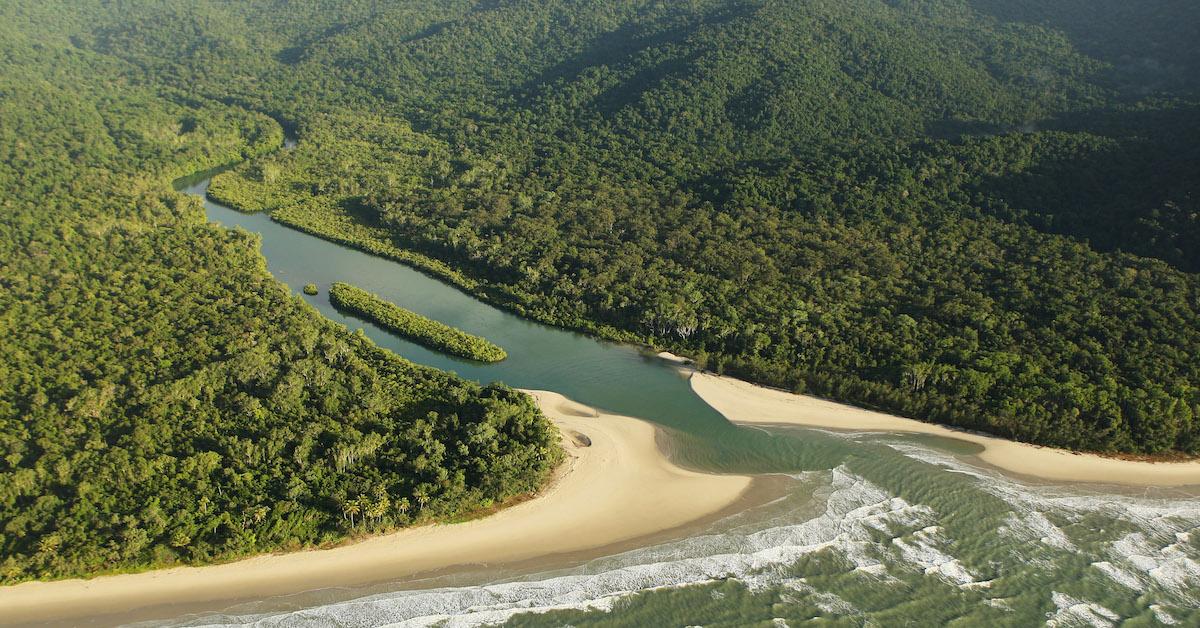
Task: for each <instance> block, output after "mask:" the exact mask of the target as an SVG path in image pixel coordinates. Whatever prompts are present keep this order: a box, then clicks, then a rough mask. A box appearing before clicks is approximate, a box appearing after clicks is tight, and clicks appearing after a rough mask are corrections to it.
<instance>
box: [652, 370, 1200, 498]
mask: <svg viewBox="0 0 1200 628" xmlns="http://www.w3.org/2000/svg"><path fill="white" fill-rule="evenodd" d="M664 359H666V358H664ZM672 361H674V360H672ZM684 368H686V367H684ZM688 370H689V371H690V383H691V386H692V390H693V391H694V392H695V393H696V394H697V395H699V396H700V398H701V399H703V400H704V401H705V402H706V403H708V404H709V405H710V406H712V407H713V408H714V409H716V410H717V411H718V412H720V413H721V414H723V415H724V416H725V418H727V419H729V420H730V421H731V422H733V423H737V424H740V425H795V426H801V427H812V428H823V429H833V430H845V431H856V432H902V433H911V434H929V435H933V436H939V437H943V438H949V439H954V440H958V441H964V442H969V443H972V444H975V445H978V446H980V447H982V448H983V450H982V451H981V452H980V453H978V454H975V455H974V456H975V457H976V458H978V459H979V460H980V461H982V462H984V463H986V464H988V465H990V466H993V467H996V468H998V469H1001V470H1003V471H1007V472H1010V473H1015V474H1018V475H1023V476H1030V477H1034V478H1038V479H1041V480H1048V481H1052V482H1086V483H1092V484H1116V485H1122V486H1134V487H1164V488H1165V487H1178V486H1194V485H1196V486H1200V461H1186V462H1149V461H1141V460H1125V459H1121V458H1108V457H1105V456H1100V455H1096V454H1087V453H1078V452H1073V451H1068V450H1065V449H1056V448H1053V447H1043V446H1040V445H1032V444H1029V443H1022V442H1018V441H1013V440H1008V439H1005V438H1000V437H997V436H989V435H987V434H982V433H979V432H972V431H969V430H964V429H958V428H954V427H948V426H944V425H939V424H936V423H925V422H922V421H917V420H915V419H906V418H903V417H898V416H894V415H890V414H885V413H883V412H876V411H873V410H866V409H863V408H858V407H854V406H850V405H846V404H841V403H837V402H834V401H829V400H826V399H820V398H817V397H810V396H807V395H797V394H794V393H789V392H785V391H782V390H777V389H774V388H767V387H765V386H759V385H756V384H751V383H749V382H746V381H744V380H740V379H737V378H733V377H728V376H723V375H715V374H712V373H707V372H703V371H698V370H695V369H690V368H689V369H688Z"/></svg>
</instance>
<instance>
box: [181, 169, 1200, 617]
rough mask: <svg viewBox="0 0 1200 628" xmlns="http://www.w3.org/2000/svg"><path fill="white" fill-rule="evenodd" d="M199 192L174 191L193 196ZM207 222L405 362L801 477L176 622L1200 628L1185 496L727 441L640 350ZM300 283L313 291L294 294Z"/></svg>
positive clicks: (357, 256)
mask: <svg viewBox="0 0 1200 628" xmlns="http://www.w3.org/2000/svg"><path fill="white" fill-rule="evenodd" d="M207 186H208V180H207V179H200V180H192V181H191V182H188V183H186V184H184V186H183V188H184V189H186V191H188V192H189V193H192V194H196V195H199V196H202V197H203V196H204V194H205V191H206V189H207ZM205 207H206V209H207V213H208V218H209V219H210V220H211V221H214V222H217V223H220V224H222V225H225V226H227V227H230V228H233V227H240V228H243V229H246V230H248V231H252V232H255V233H258V234H260V236H261V239H262V253H263V255H264V256H265V257H266V259H267V263H268V267H269V269H270V271H271V273H272V274H273V275H274V276H275V277H276V278H277V279H278V280H280V281H282V282H284V283H286V284H287V285H289V286H290V287H291V288H292V290H293V291H294V292H295V293H296V294H299V295H301V296H302V297H303V298H304V299H305V300H307V301H308V302H309V303H310V304H312V305H313V306H314V307H315V308H317V309H318V310H319V311H320V312H321V313H322V314H323V315H324V316H326V317H328V318H329V319H331V320H334V321H337V322H340V323H343V324H345V325H347V326H348V327H350V328H352V329H353V328H362V329H363V330H364V331H365V332H366V333H367V335H368V336H370V337H371V338H372V339H373V340H374V341H375V342H376V343H378V344H379V345H381V346H384V347H386V348H388V349H391V350H393V351H395V352H396V353H398V354H400V355H402V356H404V357H406V358H408V359H410V360H413V361H415V362H419V363H422V364H427V365H430V366H434V367H437V368H440V369H445V370H449V371H454V372H456V373H458V374H459V375H461V376H463V377H466V378H469V379H474V380H479V381H482V382H489V381H496V380H498V381H503V382H504V383H506V384H509V385H511V386H514V387H520V388H532V389H545V390H553V391H556V392H559V393H562V394H564V395H567V396H568V397H571V398H573V399H575V400H577V401H579V402H582V403H584V404H587V405H590V406H595V407H598V408H603V409H605V410H609V411H612V412H615V413H619V414H624V415H629V416H634V417H639V418H644V419H646V420H649V421H653V422H655V423H657V424H659V425H661V426H663V427H664V428H665V431H666V434H667V438H666V441H667V442H666V447H667V449H668V451H669V453H670V455H671V456H672V458H673V459H675V460H676V461H677V462H679V463H681V464H683V465H685V466H689V467H693V468H699V469H706V470H714V471H737V472H755V473H774V474H785V475H787V476H790V477H791V478H792V481H791V482H790V483H789V486H790V487H791V488H790V489H789V490H788V491H787V494H786V495H784V496H783V497H781V498H780V499H778V500H775V501H773V502H771V503H769V504H766V505H761V506H756V507H754V508H752V509H750V510H748V511H746V512H741V513H737V514H735V515H732V516H729V517H726V518H723V519H721V520H719V521H716V522H713V523H711V524H706V525H705V527H704V529H702V530H692V531H691V532H690V535H689V536H687V537H686V538H679V539H676V540H673V541H669V542H665V543H664V542H658V543H655V544H653V545H650V546H648V547H642V548H639V549H635V550H631V551H625V552H622V553H620V554H617V555H614V556H605V557H601V558H595V559H591V560H583V561H577V562H574V563H572V562H569V561H565V562H563V563H562V564H556V565H551V566H552V567H554V569H553V570H546V568H545V566H543V567H542V568H539V569H538V570H526V571H524V572H522V571H520V570H504V569H500V568H497V569H490V570H489V569H481V570H476V571H473V572H470V573H459V574H456V575H455V576H454V577H446V578H441V579H437V580H431V581H424V582H416V583H413V582H404V583H391V584H386V583H385V584H381V585H375V586H372V587H364V588H360V589H338V590H330V591H317V592H308V593H306V594H304V595H301V596H296V597H292V598H288V599H286V600H264V601H260V602H256V603H253V604H249V605H241V606H239V607H236V608H232V609H227V610H226V611H225V612H223V613H216V614H204V615H199V616H188V617H181V618H178V619H177V620H175V621H173V622H171V623H173V624H177V625H211V624H241V623H247V622H254V623H257V624H259V625H297V624H304V625H329V624H336V625H342V626H360V625H361V626H375V625H387V624H395V625H413V626H424V625H448V626H460V625H461V626H472V625H482V624H488V623H495V622H499V621H508V622H509V623H510V624H512V625H522V626H525V625H529V626H542V625H546V626H562V625H568V624H569V625H574V626H582V625H595V624H601V625H635V626H643V625H663V626H666V625H689V624H697V625H699V624H703V625H762V626H772V625H775V626H783V625H790V626H796V625H800V624H802V623H805V622H806V621H809V620H811V619H813V618H819V617H824V618H828V619H832V620H834V621H835V622H837V625H878V626H893V625H944V624H947V623H953V622H960V623H961V625H972V626H974V625H989V626H991V625H1020V626H1026V625H1038V624H1043V623H1047V624H1049V625H1097V626H1104V625H1115V624H1116V623H1119V622H1122V621H1125V620H1130V619H1132V620H1134V621H1133V625H1165V624H1171V623H1173V622H1174V623H1177V624H1179V625H1200V610H1198V609H1200V496H1198V495H1197V493H1196V491H1189V490H1165V489H1164V490H1146V491H1138V492H1136V493H1135V492H1131V491H1130V490H1129V489H1121V488H1119V487H1113V486H1097V485H1081V484H1076V485H1052V484H1045V483H1036V482H1031V481H1029V480H1021V479H1017V478H1013V477H1009V476H1006V475H1004V474H1002V473H999V472H998V471H996V470H994V469H990V468H988V467H987V466H986V465H983V464H981V463H979V462H978V461H977V460H975V459H973V458H972V456H971V454H972V453H973V451H975V450H974V449H973V446H972V445H968V444H964V443H961V442H959V441H952V440H948V439H941V438H933V437H921V436H902V435H896V434H862V433H859V434H845V433H833V432H828V431H820V430H811V429H798V428H771V429H761V428H739V427H735V426H733V425H731V424H730V423H729V422H728V421H726V420H725V419H724V418H723V417H722V416H721V415H720V414H718V413H717V412H716V411H714V410H713V409H712V408H710V407H709V406H708V405H707V404H705V403H704V402H703V401H702V400H701V399H699V398H698V397H697V396H696V395H695V394H693V393H692V391H691V389H690V387H689V386H688V383H687V381H686V379H685V378H684V377H683V376H682V375H681V374H680V373H679V372H678V370H677V369H675V368H674V367H672V366H671V365H670V364H668V363H666V362H664V361H663V360H661V359H658V358H656V357H653V356H648V355H645V354H643V353H642V352H641V351H639V350H638V349H637V348H634V347H630V346H626V345H621V344H615V343H609V342H604V341H600V340H596V339H594V338H591V337H588V336H585V335H582V334H578V333H573V332H570V331H565V330H562V329H557V328H553V327H549V326H545V325H541V324H538V323H535V322H531V321H528V320H525V319H522V318H520V317H518V316H515V315H513V314H511V313H508V312H506V311H503V310H500V309H497V308H495V307H492V306H490V305H488V304H485V303H482V302H480V301H479V300H477V299H475V298H474V297H472V296H470V295H467V294H465V293H463V292H461V291H460V290H458V289H457V288H454V287H452V286H449V285H446V284H443V283H441V282H440V281H438V280H436V279H433V278H430V277H428V276H426V275H423V274H421V273H419V272H417V271H414V270H412V269H410V268H407V267H405V266H403V265H400V264H397V263H395V262H392V261H389V260H386V259H382V258H378V257H374V256H371V255H368V254H366V253H362V252H359V251H357V250H353V249H350V248H347V247H344V246H340V245H338V244H334V243H331V242H328V241H325V240H321V239H319V238H316V237H313V236H310V235H307V234H304V233H301V232H299V231H295V230H292V229H289V228H287V227H284V226H282V225H280V224H278V223H275V222H273V221H272V220H271V219H270V217H269V216H268V215H266V214H244V213H240V212H236V211H233V210H231V209H229V208H226V207H222V206H221V205H218V204H216V203H213V202H211V201H207V200H206V201H205ZM334 281H346V282H349V283H353V284H356V285H358V286H361V287H363V288H365V289H367V290H369V291H372V292H375V293H376V294H379V295H381V296H383V297H384V298H386V299H388V300H390V301H392V302H394V303H397V304H399V305H401V306H403V307H406V308H409V309H411V310H414V311H416V312H419V313H421V314H424V315H426V316H428V317H430V318H434V319H436V320H439V321H442V322H444V323H446V324H449V325H453V326H455V327H458V328H460V329H463V330H465V331H467V332H470V333H474V334H478V335H481V336H484V337H486V338H488V339H489V340H492V341H493V342H496V343H497V344H499V345H500V346H502V347H504V348H505V350H507V352H508V355H509V357H508V359H507V360H504V361H502V362H499V363H496V364H480V363H475V362H470V361H466V360H459V359H456V358H453V357H450V356H446V355H443V354H440V353H437V352H434V351H430V350H427V349H424V348H422V347H420V346H417V345H414V344H412V343H409V342H406V341H404V340H402V339H400V338H397V337H395V336H393V335H391V334H389V333H387V332H385V331H383V330H382V329H379V328H377V327H375V326H373V325H371V324H370V323H368V322H365V321H361V320H358V319H354V318H351V317H348V316H345V315H343V314H341V313H340V312H338V311H337V310H336V309H334V308H333V307H332V306H331V305H330V303H329V301H328V297H327V288H328V286H329V284H330V283H332V282H334ZM307 283H315V284H317V285H318V286H319V287H320V288H321V291H320V294H318V295H315V296H310V295H303V294H302V293H301V292H300V287H301V286H303V285H304V284H307ZM439 622H442V623H439Z"/></svg>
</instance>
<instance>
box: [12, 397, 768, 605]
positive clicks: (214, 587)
mask: <svg viewBox="0 0 1200 628" xmlns="http://www.w3.org/2000/svg"><path fill="white" fill-rule="evenodd" d="M529 392H530V393H531V394H533V395H534V396H535V397H536V398H537V400H538V402H539V404H540V405H541V407H542V409H543V411H544V412H545V413H546V415H547V416H549V417H550V418H552V419H553V420H554V422H555V423H556V424H557V425H558V426H559V428H560V430H561V431H562V432H563V437H564V438H563V441H564V447H565V448H566V450H567V452H568V454H569V460H568V462H567V463H565V464H564V468H563V469H561V470H560V472H559V474H560V475H559V478H558V479H557V480H556V481H555V482H554V483H553V484H552V485H551V486H550V487H549V488H548V489H547V490H545V491H544V492H543V494H541V495H539V496H538V497H536V498H534V499H531V500H529V501H526V502H523V503H521V504H518V505H515V506H513V507H511V508H507V509H504V510H501V511H500V512H498V513H496V514H494V515H491V516H489V517H486V518H483V519H479V520H475V521H470V522H467V523H461V524H454V525H437V526H427V527H423V528H417V529H411V530H404V531H401V532H397V533H394V534H389V535H386V536H379V537H375V538H371V539H368V540H365V541H362V542H359V543H355V544H352V545H346V546H342V547H336V548H332V549H326V550H314V551H303V552H296V553H290V554H280V555H269V556H260V557H256V558H250V559H247V560H242V561H238V562H234V563H228V564H223V565H214V566H209V567H180V568H172V569H163V570H158V571H150V572H145V573H139V574H125V575H114V576H103V577H99V578H95V579H92V580H63V581H56V582H27V583H23V584H19V585H16V586H10V587H2V588H0V609H3V610H0V623H6V622H25V621H45V620H57V621H62V620H66V619H70V618H78V617H84V616H95V615H102V614H121V613H127V612H130V611H133V610H134V609H138V608H144V607H147V606H155V605H162V604H198V603H204V602H214V603H217V604H216V606H217V607H218V608H219V607H220V605H219V602H221V601H230V600H237V599H247V598H257V599H262V598H266V597H269V596H273V595H280V594H287V593H295V592H301V591H306V590H312V589H318V588H324V587H332V586H348V585H353V584H365V583H370V582H378V581H383V580H388V579H400V578H404V577H407V576H412V575H414V574H420V573H424V572H430V571H434V570H440V569H446V568H450V567H454V566H460V565H471V564H484V563H486V564H488V565H495V564H498V563H511V562H517V561H522V560H528V559H534V558H538V557H543V556H550V555H554V554H562V553H567V552H579V551H585V550H589V549H597V548H602V547H605V546H611V545H613V544H616V543H621V542H625V541H631V540H633V539H637V538H641V537H646V536H648V535H653V534H656V533H661V532H664V531H667V530H671V529H674V528H678V527H680V526H684V525H686V524H688V523H691V522H694V521H697V520H699V519H703V518H704V517H707V516H710V515H713V514H715V513H717V512H720V511H721V510H723V509H725V508H727V507H729V506H731V505H732V504H734V503H735V502H737V501H738V500H739V498H741V496H742V495H743V494H744V493H745V492H746V491H747V489H748V488H749V487H750V485H751V478H750V477H749V476H734V475H710V474H702V473H695V472H692V471H687V470H684V469H681V468H679V467H677V466H675V465H673V464H671V463H670V462H669V461H668V460H667V459H666V457H665V456H664V455H663V453H662V452H661V451H660V450H659V448H658V446H657V444H656V443H655V434H656V428H655V427H654V426H652V425H650V424H649V423H646V422H643V421H639V420H636V419H631V418H627V417H621V416H614V415H599V414H597V413H596V412H595V411H593V410H591V409H590V408H586V407H584V406H581V405H579V404H576V403H574V402H571V401H570V400H568V399H566V398H565V397H563V396H561V395H558V394H556V393H550V392H538V391H529ZM579 434H582V435H584V436H586V439H581V438H578V436H577V435H579ZM589 440H590V443H591V444H590V446H584V445H583V443H586V442H587V441H589Z"/></svg>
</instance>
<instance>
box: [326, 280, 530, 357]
mask: <svg viewBox="0 0 1200 628" xmlns="http://www.w3.org/2000/svg"><path fill="white" fill-rule="evenodd" d="M329 300H330V302H331V303H333V305H334V307H337V308H338V309H340V310H344V311H346V312H349V313H351V314H354V315H356V316H360V317H362V318H365V319H367V320H369V321H371V322H373V323H375V324H377V325H379V326H380V327H383V328H384V329H387V330H389V331H391V332H394V333H396V334H399V335H400V336H403V337H404V338H407V339H408V340H411V341H413V342H415V343H417V344H420V345H422V346H425V347H428V348H430V349H434V350H436V351H441V352H444V353H449V354H451V355H456V356H459V357H463V358H467V359H471V360H478V361H480V362H499V361H501V360H503V359H505V358H507V357H508V354H507V353H506V352H505V351H504V349H503V348H502V347H500V346H499V345H496V344H495V343H492V342H490V341H488V340H487V339H485V338H482V337H479V336H475V335H472V334H468V333H467V332H465V331H462V330H461V329H457V328H455V327H451V326H449V325H446V324H445V323H442V322H439V321H436V320H433V319H432V318H429V317H426V316H422V315H420V314H417V313H416V312H413V311H411V310H407V309H405V308H402V307H400V306H398V305H396V304H394V303H391V302H389V301H386V300H384V299H383V298H381V297H379V296H378V295H376V294H372V293H370V292H367V291H366V290H363V289H362V288H359V287H357V286H353V285H350V284H348V283H342V282H340V281H339V282H335V283H334V284H332V285H331V286H330V287H329Z"/></svg>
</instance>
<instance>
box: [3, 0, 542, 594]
mask: <svg viewBox="0 0 1200 628" xmlns="http://www.w3.org/2000/svg"><path fill="white" fill-rule="evenodd" d="M91 11H94V12H95V15H93V14H90V13H89V12H91ZM104 14H105V10H104V9H102V8H101V5H100V4H99V3H96V4H94V5H93V4H91V3H73V4H71V5H70V10H69V11H68V10H67V7H66V5H63V6H57V7H53V6H48V5H45V3H40V2H39V3H32V2H30V3H25V2H17V3H5V4H4V6H3V8H0V120H3V123H0V190H3V191H4V192H3V194H2V195H0V333H3V335H4V338H5V342H3V343H0V582H3V583H12V582H16V581H21V580H27V579H31V578H52V577H63V576H86V575H93V574H96V573H102V572H110V571H121V570H136V569H144V568H147V567H151V566H159V565H171V564H179V563H189V564H199V563H206V562H212V561H219V560H228V559H232V558H237V557H241V556H245V555H248V554H252V553H257V552H264V551H273V550H283V549H296V548H301V547H308V546H313V545H318V544H323V543H331V542H337V541H339V540H343V539H346V538H349V537H352V536H354V535H357V534H363V533H366V532H368V531H382V530H387V529H391V528H395V527H397V526H403V525H408V524H410V523H412V522H419V521H431V520H451V519H459V518H462V517H465V516H469V515H470V514H471V513H473V512H477V511H479V510H481V509H488V508H491V507H494V506H496V505H498V504H501V503H503V502H504V501H505V500H509V499H512V498H515V497H517V496H520V495H522V494H526V493H529V492H531V491H534V490H536V489H537V488H538V487H539V486H540V485H541V483H542V482H543V481H544V480H545V479H546V478H547V477H548V474H549V472H550V470H551V469H552V468H553V466H554V465H555V464H556V463H557V461H558V459H559V456H560V455H561V453H560V451H559V449H558V444H557V443H558V441H557V434H556V431H555V430H554V428H553V426H552V425H550V424H549V422H548V421H546V420H545V418H544V417H543V416H542V415H541V414H540V413H539V412H538V411H537V409H536V407H535V406H534V405H533V401H532V399H531V398H529V397H528V396H526V395H524V394H521V393H518V392H515V391H512V390H509V389H506V388H503V387H499V386H489V387H481V386H479V385H477V384H474V383H471V382H465V381H462V380H461V379H458V378H457V377H454V376H452V375H449V374H446V373H441V372H437V371H434V370H431V369H427V368H423V367H420V366H417V365H414V364H411V363H409V362H407V361H405V360H402V359H400V358H398V357H396V356H394V355H392V354H389V353H387V352H385V351H382V350H380V349H379V348H377V347H375V346H374V345H372V344H371V343H370V341H368V340H366V339H365V338H363V337H361V336H360V335H357V334H354V333H351V332H349V331H347V330H346V329H344V328H342V327H340V326H337V325H334V324H332V323H330V322H328V321H326V320H324V319H322V318H321V317H320V316H319V315H318V314H317V313H316V311H314V310H313V309H311V308H310V307H308V306H307V305H305V304H304V302H303V301H302V300H301V299H299V298H295V297H292V296H290V295H289V294H288V291H287V290H286V289H285V288H284V287H283V286H282V285H280V284H278V283H277V282H275V281H274V280H273V279H272V278H271V277H270V275H269V274H268V273H267V270H266V266H265V263H264V260H263V258H262V257H261V256H260V255H259V254H258V252H257V250H256V249H257V246H258V243H257V241H256V239H255V238H254V237H252V236H250V235H248V234H246V233H244V232H240V231H239V232H233V231H228V230H225V229H223V228H218V227H215V226H211V225H207V224H205V222H204V217H203V216H204V215H203V210H202V208H201V207H200V204H199V203H198V202H196V201H195V200H194V199H190V198H188V197H186V196H184V195H182V194H179V193H176V192H173V191H172V190H171V188H170V184H169V182H170V179H171V178H173V177H176V176H180V175H183V174H186V173H189V172H192V171H195V170H200V169H204V168H209V167H214V166H219V165H223V164H229V163H234V162H237V161H240V160H243V159H245V158H247V157H253V156H255V155H261V154H264V153H267V152H270V151H274V150H275V149H277V148H278V147H279V145H280V143H281V142H282V140H283V134H282V130H281V129H280V127H279V125H278V124H277V123H276V122H275V121H273V120H272V119H270V118H269V117H267V116H265V115H263V114H260V113H251V112H249V111H248V110H246V109H244V108H241V107H237V106H230V105H227V104H223V103H222V102H221V101H218V100H213V99H210V98H206V97H203V96H200V95H197V94H195V93H191V92H189V91H179V90H175V89H173V88H171V87H169V86H165V85H161V84H158V83H155V82H154V81H147V80H146V78H147V77H146V76H145V74H144V70H143V69H141V68H140V67H139V66H135V65H130V64H128V63H125V62H123V61H120V60H119V59H117V58H115V57H113V56H111V55H105V54H99V53H96V52H93V51H90V50H87V49H86V48H81V47H80V46H83V45H84V44H85V43H86V42H88V41H91V39H90V38H91V36H92V34H94V29H95V28H96V25H95V20H96V19H97V18H98V17H100V16H102V15H104ZM75 18H79V19H78V22H76V21H75ZM68 34H70V35H71V37H68V36H67V35H68ZM147 34H149V33H147ZM76 35H78V36H76ZM175 43H178V40H175V39H172V38H170V37H168V38H166V39H165V40H163V42H158V44H162V45H163V46H166V45H174V44H175ZM156 46H157V44H156ZM201 48H202V47H197V48H194V50H196V51H199V50H200V49H201ZM156 49H159V50H160V51H162V50H165V49H162V48H156ZM197 54H199V52H197Z"/></svg>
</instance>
